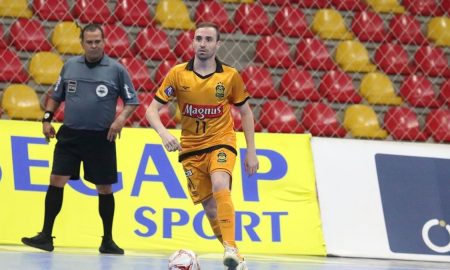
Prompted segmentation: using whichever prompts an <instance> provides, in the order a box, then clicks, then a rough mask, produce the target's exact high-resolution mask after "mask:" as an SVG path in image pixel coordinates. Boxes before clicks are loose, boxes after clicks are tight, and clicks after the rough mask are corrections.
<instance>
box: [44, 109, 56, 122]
mask: <svg viewBox="0 0 450 270" xmlns="http://www.w3.org/2000/svg"><path fill="white" fill-rule="evenodd" d="M52 120H53V112H51V111H45V113H44V117H42V123H44V122H48V123H50V122H51V121H52Z"/></svg>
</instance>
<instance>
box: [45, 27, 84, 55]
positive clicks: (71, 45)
mask: <svg viewBox="0 0 450 270" xmlns="http://www.w3.org/2000/svg"><path fill="white" fill-rule="evenodd" d="M80 33H81V29H80V28H79V27H78V26H77V25H76V24H75V23H74V22H60V23H58V24H57V25H56V26H55V29H53V33H52V44H53V46H54V47H55V48H56V50H57V51H58V52H59V53H62V54H82V53H83V47H81V42H80Z"/></svg>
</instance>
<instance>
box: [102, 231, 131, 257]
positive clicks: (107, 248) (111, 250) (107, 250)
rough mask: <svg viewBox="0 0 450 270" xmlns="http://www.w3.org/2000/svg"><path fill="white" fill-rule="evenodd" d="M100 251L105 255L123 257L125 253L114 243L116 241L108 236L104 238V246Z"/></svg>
mask: <svg viewBox="0 0 450 270" xmlns="http://www.w3.org/2000/svg"><path fill="white" fill-rule="evenodd" d="M98 251H100V253H103V254H118V255H122V254H124V253H125V252H124V250H123V249H121V248H120V247H119V246H117V245H116V243H114V240H112V238H111V237H108V236H103V240H102V244H101V245H100V248H99V249H98Z"/></svg>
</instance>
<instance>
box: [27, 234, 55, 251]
mask: <svg viewBox="0 0 450 270" xmlns="http://www.w3.org/2000/svg"><path fill="white" fill-rule="evenodd" d="M53 238H54V237H52V236H51V235H47V234H46V233H44V232H40V233H38V235H36V236H33V237H23V238H22V243H24V244H25V245H27V246H30V247H34V248H38V249H42V250H45V251H53V249H54V247H53Z"/></svg>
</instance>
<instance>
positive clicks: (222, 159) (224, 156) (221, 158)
mask: <svg viewBox="0 0 450 270" xmlns="http://www.w3.org/2000/svg"><path fill="white" fill-rule="evenodd" d="M217 162H220V163H225V162H227V154H226V153H225V152H223V151H220V152H219V153H218V154H217Z"/></svg>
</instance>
